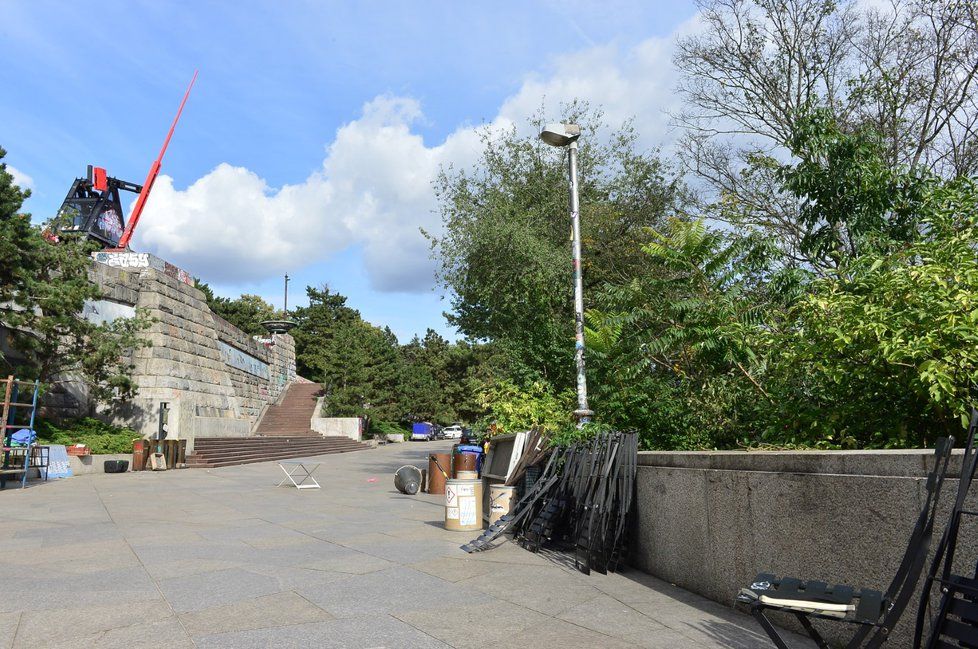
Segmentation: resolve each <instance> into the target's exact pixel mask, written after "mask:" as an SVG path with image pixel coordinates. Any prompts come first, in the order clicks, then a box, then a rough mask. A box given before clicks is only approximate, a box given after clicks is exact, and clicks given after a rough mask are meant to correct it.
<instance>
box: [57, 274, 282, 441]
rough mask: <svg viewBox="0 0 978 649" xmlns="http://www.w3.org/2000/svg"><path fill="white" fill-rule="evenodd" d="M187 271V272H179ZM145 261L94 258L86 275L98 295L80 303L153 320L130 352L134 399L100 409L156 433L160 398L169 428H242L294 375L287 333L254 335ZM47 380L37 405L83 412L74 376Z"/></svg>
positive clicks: (194, 431) (186, 431)
mask: <svg viewBox="0 0 978 649" xmlns="http://www.w3.org/2000/svg"><path fill="white" fill-rule="evenodd" d="M182 275H186V273H182ZM182 275H180V274H178V273H168V272H164V271H161V270H159V269H158V268H155V267H154V266H153V265H147V266H145V267H139V268H122V267H113V266H110V265H106V264H104V263H93V267H92V271H91V276H92V279H93V281H95V282H96V283H98V284H99V285H100V286H101V287H102V289H103V292H104V298H103V300H100V301H98V302H97V303H94V304H92V305H89V306H90V307H91V308H88V307H87V308H86V313H88V312H89V311H91V312H92V313H96V314H108V315H105V316H104V317H106V318H109V317H111V316H112V315H115V316H116V317H118V314H122V315H124V314H125V313H126V312H127V310H128V312H132V311H133V309H135V308H139V309H145V310H146V311H147V312H148V315H149V316H151V317H152V318H154V319H155V322H154V324H153V325H152V326H151V327H150V328H149V330H148V331H146V332H144V333H143V334H142V336H143V337H144V338H145V339H147V340H148V341H149V342H150V345H149V346H148V347H144V348H141V349H138V350H136V352H135V353H134V356H133V359H132V360H133V364H134V366H135V370H134V372H133V379H134V380H135V381H136V383H137V385H138V386H139V390H138V393H137V396H136V397H135V399H133V400H132V401H131V402H130V403H128V404H127V405H126V406H124V407H123V408H120V409H116V410H113V411H102V412H100V413H99V414H100V416H102V417H103V418H106V419H108V420H111V421H112V422H113V423H117V424H120V425H125V426H129V427H131V428H133V429H135V430H136V431H138V432H139V433H141V434H143V435H152V434H155V433H156V431H157V427H158V417H159V410H160V404H161V403H167V404H168V405H169V408H170V415H169V435H170V437H171V438H181V439H187V440H188V449H187V451H188V453H189V452H190V451H191V450H192V444H193V442H192V440H193V438H194V437H216V436H217V437H225V436H239V435H249V434H251V431H252V430H253V427H254V425H255V423H256V421H257V419H258V417H259V416H260V414H261V412H262V411H263V409H264V408H265V406H266V405H267V404H268V403H271V402H273V401H274V400H275V399H276V398H277V397H278V396H279V394H280V393H281V392H282V390H284V389H285V387H286V386H287V385H288V384H289V383H290V382H291V381H293V380H294V379H295V343H294V341H293V339H292V337H291V336H289V335H269V336H267V337H265V338H260V339H257V340H256V339H255V338H253V337H252V336H249V335H247V334H245V333H244V332H242V331H241V330H239V329H237V328H236V327H234V326H233V325H231V324H230V323H228V322H227V321H225V320H224V319H222V318H220V317H218V316H216V315H215V314H213V313H212V312H211V310H210V308H209V307H208V306H207V303H206V299H205V296H204V294H203V293H202V292H201V291H200V290H198V289H196V288H194V287H193V286H191V285H190V284H188V283H187V282H186V281H184V280H185V279H186V278H185V277H183V276H182ZM67 378H68V379H69V380H66V381H65V382H63V383H61V384H58V385H56V386H54V388H53V389H52V390H50V391H49V393H48V394H47V395H46V397H45V401H44V407H45V408H46V409H47V410H48V411H49V413H51V414H55V415H74V416H77V415H81V414H87V413H88V412H89V411H90V405H89V403H88V398H87V394H86V392H85V389H84V386H83V384H82V383H81V382H79V381H71V380H70V377H67Z"/></svg>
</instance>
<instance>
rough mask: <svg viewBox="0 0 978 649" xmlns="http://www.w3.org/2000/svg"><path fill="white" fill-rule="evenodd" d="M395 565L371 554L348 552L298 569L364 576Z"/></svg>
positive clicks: (303, 565) (306, 564) (312, 562)
mask: <svg viewBox="0 0 978 649" xmlns="http://www.w3.org/2000/svg"><path fill="white" fill-rule="evenodd" d="M395 565H397V564H395V563H394V562H392V561H388V560H387V559H381V558H380V557H375V556H374V555H372V554H366V553H364V552H358V551H356V550H348V551H347V552H345V553H343V554H340V555H338V556H335V557H331V558H329V559H318V560H315V561H310V562H309V563H303V564H302V565H301V566H300V567H301V568H306V569H308V570H325V571H328V572H344V573H347V574H352V575H365V574H367V573H369V572H377V571H378V570H384V569H385V568H390V567H393V566H395Z"/></svg>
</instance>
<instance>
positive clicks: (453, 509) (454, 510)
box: [445, 507, 458, 520]
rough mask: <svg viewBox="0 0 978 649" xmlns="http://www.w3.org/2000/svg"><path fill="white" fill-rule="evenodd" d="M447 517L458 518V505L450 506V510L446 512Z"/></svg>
mask: <svg viewBox="0 0 978 649" xmlns="http://www.w3.org/2000/svg"><path fill="white" fill-rule="evenodd" d="M445 518H451V519H453V520H454V519H457V518H458V507H449V508H448V511H446V512H445Z"/></svg>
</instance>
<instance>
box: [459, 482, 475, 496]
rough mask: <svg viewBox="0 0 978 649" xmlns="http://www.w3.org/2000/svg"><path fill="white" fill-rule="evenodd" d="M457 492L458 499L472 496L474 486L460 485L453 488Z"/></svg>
mask: <svg viewBox="0 0 978 649" xmlns="http://www.w3.org/2000/svg"><path fill="white" fill-rule="evenodd" d="M455 488H456V489H457V490H458V495H459V497H462V496H474V495H475V486H474V485H470V484H460V485H456V487H455Z"/></svg>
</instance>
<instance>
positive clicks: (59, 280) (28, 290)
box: [0, 149, 150, 402]
mask: <svg viewBox="0 0 978 649" xmlns="http://www.w3.org/2000/svg"><path fill="white" fill-rule="evenodd" d="M4 155H5V152H4V151H3V150H2V149H0V159H2V158H3V157H4ZM28 196H29V192H26V191H22V190H21V189H20V188H19V187H17V186H16V185H14V184H13V177H12V176H11V175H10V173H8V172H7V170H6V165H4V164H2V163H0V258H2V259H3V260H4V264H3V265H2V267H0V325H2V326H3V327H4V328H5V329H6V330H7V332H8V335H9V341H10V342H11V347H12V348H13V350H14V352H15V353H14V354H11V355H10V356H6V355H5V356H4V357H3V359H2V362H3V365H5V366H6V371H10V372H14V373H16V374H18V375H19V376H21V377H24V378H38V379H40V380H41V381H43V382H45V383H51V382H55V381H58V380H59V379H60V378H61V377H63V376H64V375H65V373H67V372H72V373H74V374H76V375H78V376H80V377H81V378H82V379H84V381H85V382H86V384H87V386H88V388H89V393H90V395H91V397H92V398H93V399H94V400H96V401H101V402H115V401H121V400H124V399H126V398H128V397H130V396H132V395H133V394H135V391H136V386H135V384H134V383H133V381H132V370H133V366H132V351H133V349H134V348H136V347H137V346H140V345H142V344H144V343H143V341H142V340H141V339H140V338H139V333H140V332H141V331H143V330H144V329H145V328H146V327H148V326H149V324H150V320H149V319H148V317H147V316H146V315H145V314H144V313H142V312H140V311H137V315H136V317H134V318H119V319H117V320H115V321H114V322H112V323H107V324H95V323H93V322H90V321H88V320H86V319H84V318H83V317H82V311H83V308H84V306H85V303H86V302H88V301H92V300H97V299H100V298H101V297H102V292H101V289H100V288H99V287H98V286H97V285H96V284H95V283H94V282H93V281H91V278H90V276H89V273H90V270H91V268H92V263H93V262H92V259H91V256H90V253H91V252H92V251H93V250H94V249H95V245H94V244H93V243H92V242H91V241H90V240H88V239H87V237H85V236H84V235H79V234H74V233H70V232H61V233H60V234H59V237H58V238H59V240H58V242H57V243H55V242H53V241H51V240H50V239H49V238H48V237H46V236H45V235H44V231H45V230H47V231H48V232H55V231H58V230H59V225H60V224H61V222H60V220H59V218H57V217H56V218H55V219H52V220H51V221H49V222H48V223H47V224H45V226H44V227H43V228H42V227H38V226H35V225H33V224H32V223H31V220H30V215H28V214H22V213H20V211H19V210H20V208H21V206H22V205H23V201H24V200H25V199H26V198H27V197H28Z"/></svg>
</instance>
